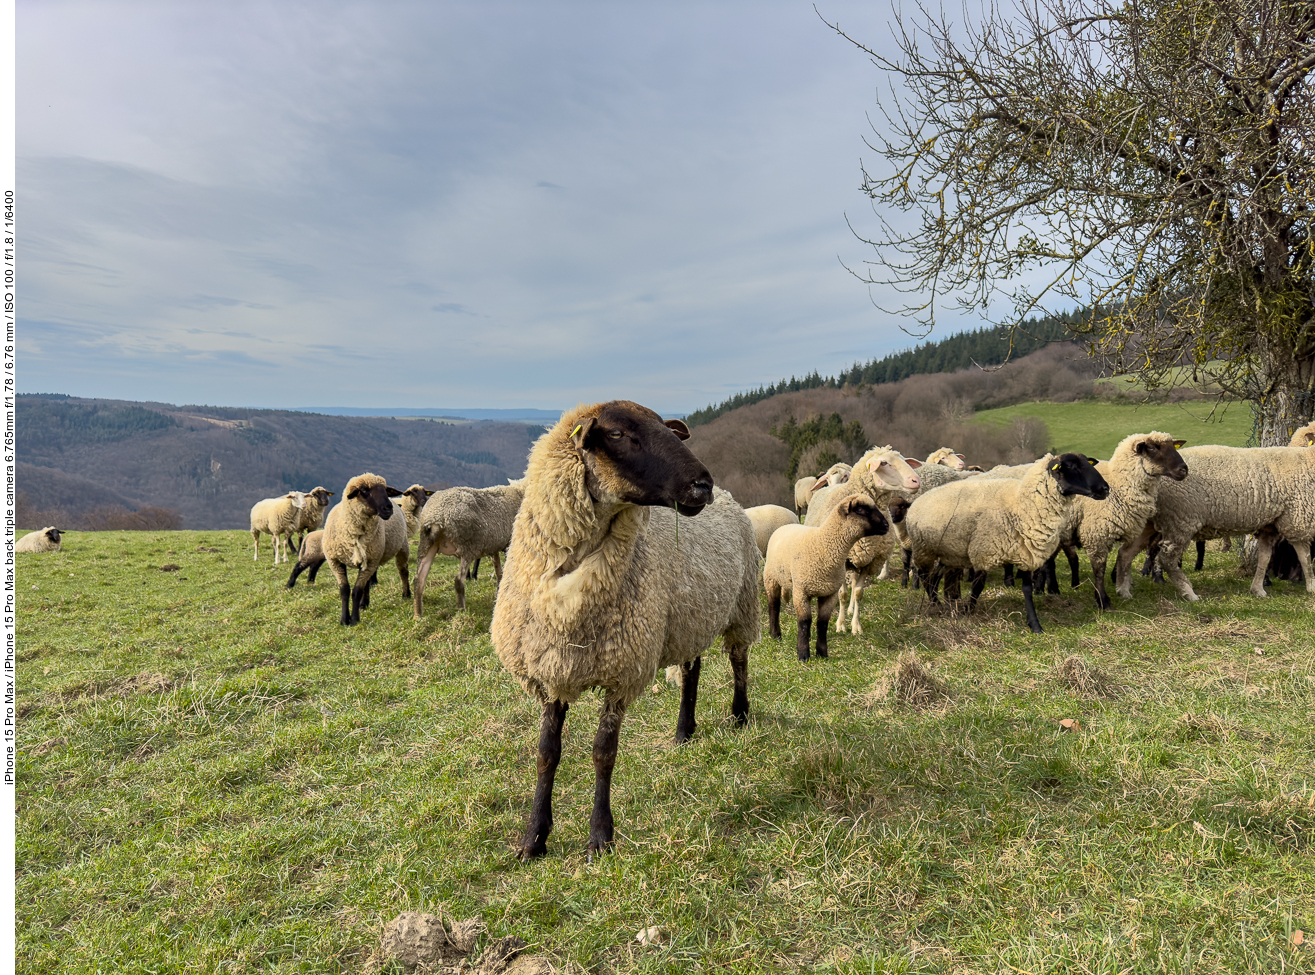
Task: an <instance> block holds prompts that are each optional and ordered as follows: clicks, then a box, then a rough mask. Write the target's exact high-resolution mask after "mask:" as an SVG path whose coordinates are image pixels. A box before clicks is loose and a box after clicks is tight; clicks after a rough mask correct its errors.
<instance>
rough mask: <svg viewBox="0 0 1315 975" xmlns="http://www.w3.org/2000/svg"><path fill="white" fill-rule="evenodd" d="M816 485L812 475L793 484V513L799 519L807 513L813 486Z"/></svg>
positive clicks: (815, 479)
mask: <svg viewBox="0 0 1315 975" xmlns="http://www.w3.org/2000/svg"><path fill="white" fill-rule="evenodd" d="M816 483H817V478H815V477H813V476H812V475H809V476H808V477H801V478H799V480H797V481H795V482H794V512H795V514H796V515H798V516H799V518H802V517H803V516H804V515H805V514H807V513H808V502H809V501H810V500H811V499H812V497H813V485H814V484H816ZM796 520H798V519H796Z"/></svg>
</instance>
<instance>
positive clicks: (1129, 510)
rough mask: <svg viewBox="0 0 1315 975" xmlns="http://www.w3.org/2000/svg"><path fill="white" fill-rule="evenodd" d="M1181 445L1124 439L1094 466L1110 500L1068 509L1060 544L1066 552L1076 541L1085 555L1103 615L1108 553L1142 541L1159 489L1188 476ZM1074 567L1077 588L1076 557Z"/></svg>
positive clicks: (1162, 436)
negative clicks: (1168, 479) (1167, 480)
mask: <svg viewBox="0 0 1315 975" xmlns="http://www.w3.org/2000/svg"><path fill="white" fill-rule="evenodd" d="M1183 443H1184V441H1182V440H1175V439H1173V438H1172V437H1171V436H1169V434H1167V433H1160V432H1159V431H1152V432H1151V433H1134V434H1132V435H1131V436H1128V437H1124V438H1123V440H1122V441H1120V443H1119V445H1118V446H1117V447H1115V448H1114V453H1112V454H1111V455H1110V459H1109V460H1108V461H1100V462H1098V463H1097V464H1096V470H1097V471H1099V472H1100V475H1101V476H1102V477H1103V478H1104V479H1105V482H1106V483H1107V484H1108V485H1109V496H1108V497H1107V498H1106V499H1105V500H1104V501H1096V500H1093V499H1091V498H1086V497H1077V498H1075V499H1074V500H1073V503H1072V504H1071V506H1070V507H1069V520H1068V524H1067V525H1065V528H1064V537H1063V539H1062V540H1061V541H1062V543H1063V544H1064V546H1065V551H1066V552H1068V551H1069V550H1070V546H1071V545H1072V542H1073V541H1075V540H1076V541H1078V542H1080V543H1081V545H1082V546H1083V547H1084V548H1085V549H1086V550H1087V558H1088V560H1089V561H1090V563H1091V579H1092V583H1093V585H1094V588H1095V592H1096V605H1097V606H1098V607H1100V608H1101V609H1102V610H1106V609H1109V608H1110V606H1111V605H1112V603H1111V602H1110V598H1109V596H1108V595H1107V594H1106V592H1105V567H1106V565H1107V564H1108V563H1109V556H1110V552H1111V551H1116V550H1117V549H1118V548H1119V546H1120V545H1124V544H1127V543H1129V542H1131V541H1133V540H1134V539H1135V538H1137V537H1139V536H1140V535H1141V533H1142V529H1144V528H1145V527H1146V522H1147V521H1149V520H1150V518H1151V517H1152V516H1153V515H1154V514H1155V505H1156V499H1157V497H1158V496H1159V492H1160V483H1161V481H1162V480H1163V479H1164V478H1165V477H1171V478H1173V479H1174V480H1175V481H1181V480H1182V479H1183V478H1185V477H1186V476H1187V473H1188V467H1187V464H1185V463H1184V462H1183V458H1182V455H1181V454H1179V453H1178V448H1179V447H1181V446H1182V445H1183ZM1073 562H1074V564H1073V565H1072V566H1071V569H1072V575H1073V580H1072V581H1073V585H1074V587H1076V586H1077V584H1078V579H1077V567H1076V564H1075V563H1076V557H1074V559H1073ZM1121 595H1123V594H1121ZM1125 598H1126V595H1125Z"/></svg>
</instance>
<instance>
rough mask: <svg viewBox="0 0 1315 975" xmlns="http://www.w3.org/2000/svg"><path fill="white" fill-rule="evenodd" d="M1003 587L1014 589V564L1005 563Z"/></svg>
mask: <svg viewBox="0 0 1315 975" xmlns="http://www.w3.org/2000/svg"><path fill="white" fill-rule="evenodd" d="M1005 585H1006V586H1008V587H1009V588H1010V589H1012V588H1014V564H1013V563H1012V562H1006V563H1005Z"/></svg>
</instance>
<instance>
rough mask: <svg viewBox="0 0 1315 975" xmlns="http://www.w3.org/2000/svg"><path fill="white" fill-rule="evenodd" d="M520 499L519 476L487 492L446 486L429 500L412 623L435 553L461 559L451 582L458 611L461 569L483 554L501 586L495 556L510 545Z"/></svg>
mask: <svg viewBox="0 0 1315 975" xmlns="http://www.w3.org/2000/svg"><path fill="white" fill-rule="evenodd" d="M524 497H525V483H524V479H523V478H522V479H521V480H520V481H512V482H510V483H508V484H499V485H496V486H494V487H488V488H469V487H454V488H448V489H447V490H446V491H440V492H438V494H436V495H435V496H434V497H433V498H432V499H430V501H429V502H428V503H427V504H426V505H425V507H424V509H423V510H422V511H421V515H420V537H419V539H418V540H417V541H416V559H417V563H418V564H417V567H416V584H415V596H414V599H415V618H416V619H420V618H421V616H423V615H424V599H425V582H426V581H427V580H428V579H429V569H430V566H431V565H433V562H434V557H435V556H436V555H438V554H439V553H442V554H443V555H451V556H455V557H456V558H458V559H460V560H461V564H460V566H458V568H457V574H456V578H455V579H453V586H454V588H455V589H456V593H457V609H459V610H464V609H465V608H466V571H467V569H468V567H469V566H470V563H471V562H474V561H477V560H478V559H480V558H481V557H483V556H485V555H491V556H493V573H494V575H495V576H496V578H497V583H496V585H497V586H501V585H502V563H501V561H500V560H499V558H498V553H499V552H503V551H506V549H507V546H508V545H509V544H511V532H512V526H513V525H514V524H515V521H516V513H517V512H518V511H519V510H520V506H521V500H522V499H523V498H524Z"/></svg>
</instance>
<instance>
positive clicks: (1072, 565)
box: [1064, 542, 1082, 589]
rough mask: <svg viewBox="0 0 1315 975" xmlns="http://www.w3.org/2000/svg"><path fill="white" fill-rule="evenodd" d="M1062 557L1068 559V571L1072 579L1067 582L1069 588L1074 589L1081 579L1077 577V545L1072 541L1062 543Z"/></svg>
mask: <svg viewBox="0 0 1315 975" xmlns="http://www.w3.org/2000/svg"><path fill="white" fill-rule="evenodd" d="M1064 557H1065V558H1066V559H1068V571H1069V576H1070V577H1071V579H1072V581H1071V582H1070V583H1069V588H1070V589H1076V588H1077V587H1078V583H1079V582H1081V581H1082V580H1081V579H1080V578H1078V547H1077V546H1076V545H1074V544H1073V543H1072V542H1065V543H1064Z"/></svg>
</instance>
